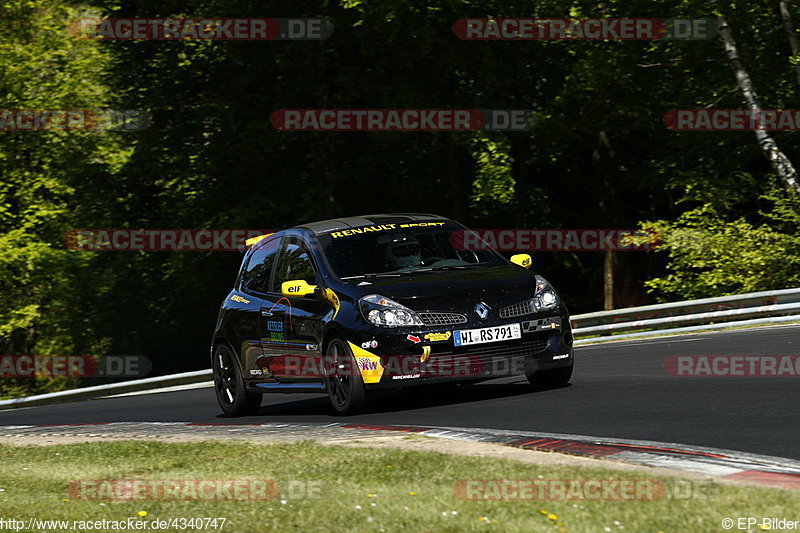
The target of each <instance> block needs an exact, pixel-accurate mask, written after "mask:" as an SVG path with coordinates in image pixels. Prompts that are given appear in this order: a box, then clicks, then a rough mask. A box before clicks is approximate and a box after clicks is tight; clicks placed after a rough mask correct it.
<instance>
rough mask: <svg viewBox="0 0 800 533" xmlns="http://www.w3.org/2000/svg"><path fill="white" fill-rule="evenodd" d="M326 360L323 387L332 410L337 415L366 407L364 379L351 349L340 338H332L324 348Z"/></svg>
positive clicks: (347, 413) (352, 413) (349, 413)
mask: <svg viewBox="0 0 800 533" xmlns="http://www.w3.org/2000/svg"><path fill="white" fill-rule="evenodd" d="M325 353H326V358H327V360H328V364H327V365H326V366H327V372H326V374H327V375H326V378H325V387H326V388H327V389H328V397H329V398H330V401H331V406H332V407H333V410H334V411H336V413H337V414H339V415H354V414H357V413H360V412H362V411H364V409H366V407H367V394H366V391H365V390H364V380H362V379H361V372H360V371H359V369H358V365H357V364H356V360H355V357H354V356H353V352H352V350H350V347H349V346H348V345H347V343H346V342H345V341H344V340H342V339H338V338H336V339H333V340H331V341H330V342H329V343H328V346H327V349H326V350H325Z"/></svg>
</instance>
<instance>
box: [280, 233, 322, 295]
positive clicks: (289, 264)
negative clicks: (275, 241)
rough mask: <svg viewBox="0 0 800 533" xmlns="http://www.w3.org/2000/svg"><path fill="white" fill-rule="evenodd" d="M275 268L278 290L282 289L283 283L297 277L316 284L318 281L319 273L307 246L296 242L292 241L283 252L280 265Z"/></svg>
mask: <svg viewBox="0 0 800 533" xmlns="http://www.w3.org/2000/svg"><path fill="white" fill-rule="evenodd" d="M276 268H277V270H275V283H274V287H275V289H274V290H276V291H279V290H280V287H281V283H283V282H284V281H291V280H295V279H302V280H305V281H306V282H308V283H310V284H311V285H314V284H315V283H316V281H317V274H316V272H315V271H314V264H313V263H312V262H311V258H309V256H308V252H307V251H306V250H305V248H303V247H301V246H299V245H298V244H296V243H293V242H290V243H289V244H287V245H286V248H284V250H283V252H281V255H280V258H279V259H278V266H277V267H276Z"/></svg>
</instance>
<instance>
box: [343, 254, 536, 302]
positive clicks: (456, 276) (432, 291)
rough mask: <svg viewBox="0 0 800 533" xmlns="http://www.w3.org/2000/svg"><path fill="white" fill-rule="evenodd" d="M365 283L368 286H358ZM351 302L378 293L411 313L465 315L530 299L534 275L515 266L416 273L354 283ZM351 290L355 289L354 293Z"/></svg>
mask: <svg viewBox="0 0 800 533" xmlns="http://www.w3.org/2000/svg"><path fill="white" fill-rule="evenodd" d="M363 282H368V283H369V284H368V285H358V283H363ZM353 283H354V285H355V286H352V285H351V287H350V291H348V292H351V294H353V296H354V299H357V298H360V297H362V296H366V295H367V294H380V295H382V296H386V297H389V298H391V299H392V300H395V301H396V302H399V303H401V304H403V305H405V306H406V307H409V308H410V309H413V310H415V311H450V312H460V313H468V312H470V311H471V310H472V309H474V307H475V305H476V304H477V303H478V302H484V303H485V304H487V305H488V306H489V307H490V308H494V307H496V306H505V305H510V304H514V303H518V302H521V301H523V300H526V299H529V298H531V297H532V296H533V293H534V290H535V287H536V279H535V274H534V273H533V272H531V271H529V270H524V269H522V268H520V267H518V266H513V265H508V266H497V267H486V268H477V269H465V270H441V271H427V272H419V273H414V274H410V275H405V276H403V277H396V278H395V277H387V278H369V279H363V280H362V279H359V280H355V281H354V282H353ZM353 289H356V290H355V291H354V290H353Z"/></svg>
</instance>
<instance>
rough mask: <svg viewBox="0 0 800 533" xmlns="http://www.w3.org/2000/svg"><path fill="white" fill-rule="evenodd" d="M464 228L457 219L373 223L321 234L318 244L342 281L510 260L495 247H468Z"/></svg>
mask: <svg viewBox="0 0 800 533" xmlns="http://www.w3.org/2000/svg"><path fill="white" fill-rule="evenodd" d="M465 231H469V230H465V229H464V228H463V227H462V226H460V225H458V224H456V223H454V222H438V221H436V222H408V223H393V224H374V225H371V226H361V227H356V228H351V229H348V230H341V231H333V232H331V233H327V234H324V235H320V236H319V242H320V244H321V246H322V250H323V251H324V253H325V256H326V257H327V259H328V263H329V264H330V266H331V268H332V269H333V271H334V273H335V274H336V275H337V276H339V277H340V278H342V279H348V278H357V277H370V276H376V277H377V276H386V277H396V276H403V275H406V274H413V273H416V272H429V271H436V270H449V269H454V270H455V269H470V268H481V267H486V266H498V265H505V264H508V263H507V262H506V260H505V259H503V258H502V257H501V256H500V255H499V254H498V253H497V252H495V251H493V250H485V249H483V250H465V249H464V248H465V246H463V244H460V243H463V242H464V232H465Z"/></svg>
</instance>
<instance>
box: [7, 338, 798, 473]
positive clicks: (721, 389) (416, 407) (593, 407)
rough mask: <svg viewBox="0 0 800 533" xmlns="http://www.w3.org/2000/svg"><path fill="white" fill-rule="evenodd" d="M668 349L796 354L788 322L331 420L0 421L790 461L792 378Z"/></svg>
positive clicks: (21, 414)
mask: <svg viewBox="0 0 800 533" xmlns="http://www.w3.org/2000/svg"><path fill="white" fill-rule="evenodd" d="M673 355H744V356H747V355H750V356H752V355H773V356H777V355H794V356H797V355H800V326H797V325H793V326H781V327H769V328H758V329H748V330H739V331H727V332H715V333H704V334H698V335H684V336H675V337H665V338H657V339H649V340H638V341H622V342H613V343H607V344H598V345H591V346H579V347H578V348H576V357H575V359H576V367H575V373H574V375H573V378H572V384H571V385H570V386H568V387H564V388H561V389H557V390H541V391H532V390H531V389H530V387H528V386H527V383H526V382H525V380H524V378H523V379H518V378H506V379H498V380H493V381H488V382H484V383H480V384H477V385H474V386H469V387H448V388H444V389H433V388H425V389H419V388H416V389H415V388H408V389H405V390H403V391H389V392H384V393H382V394H381V395H380V396H379V400H380V401H379V403H378V404H377V405H376V406H374V407H373V409H372V410H371V411H370V412H369V413H366V414H363V415H359V416H354V417H348V418H346V419H342V418H339V417H335V416H334V415H333V414H332V413H331V410H330V407H329V405H328V400H327V397H325V396H322V395H310V394H292V395H288V394H265V395H264V402H263V404H262V407H261V411H260V413H259V415H258V416H253V417H246V418H238V419H226V418H222V417H220V410H219V407H218V406H217V403H216V399H215V397H214V391H213V389H212V388H210V387H208V388H199V389H197V388H196V389H191V390H181V391H176V392H164V393H157V394H141V395H135V396H126V397H120V398H110V399H100V400H89V401H83V402H76V403H70V404H60V405H53V406H43V407H33V408H24V409H14V410H9V411H0V425H3V426H7V425H24V424H72V423H88V422H200V423H225V422H229V423H251V424H252V423H267V422H336V421H339V422H341V421H347V422H354V423H367V424H403V425H423V426H449V427H470V428H476V427H478V428H492V429H509V430H522V431H538V432H548V433H567V434H575V435H591V436H601V437H616V438H622V439H637V440H652V441H662V442H674V443H681V444H688V445H698V446H708V447H714V448H726V449H731V450H738V451H744V452H751V453H758V454H766V455H774V456H779V457H787V458H793V459H800V377H798V376H794V377H791V376H790V377H690V378H687V377H673V376H670V375H668V373H667V372H666V371H665V369H664V361H665V360H666V359H667V358H668V357H669V356H673Z"/></svg>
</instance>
